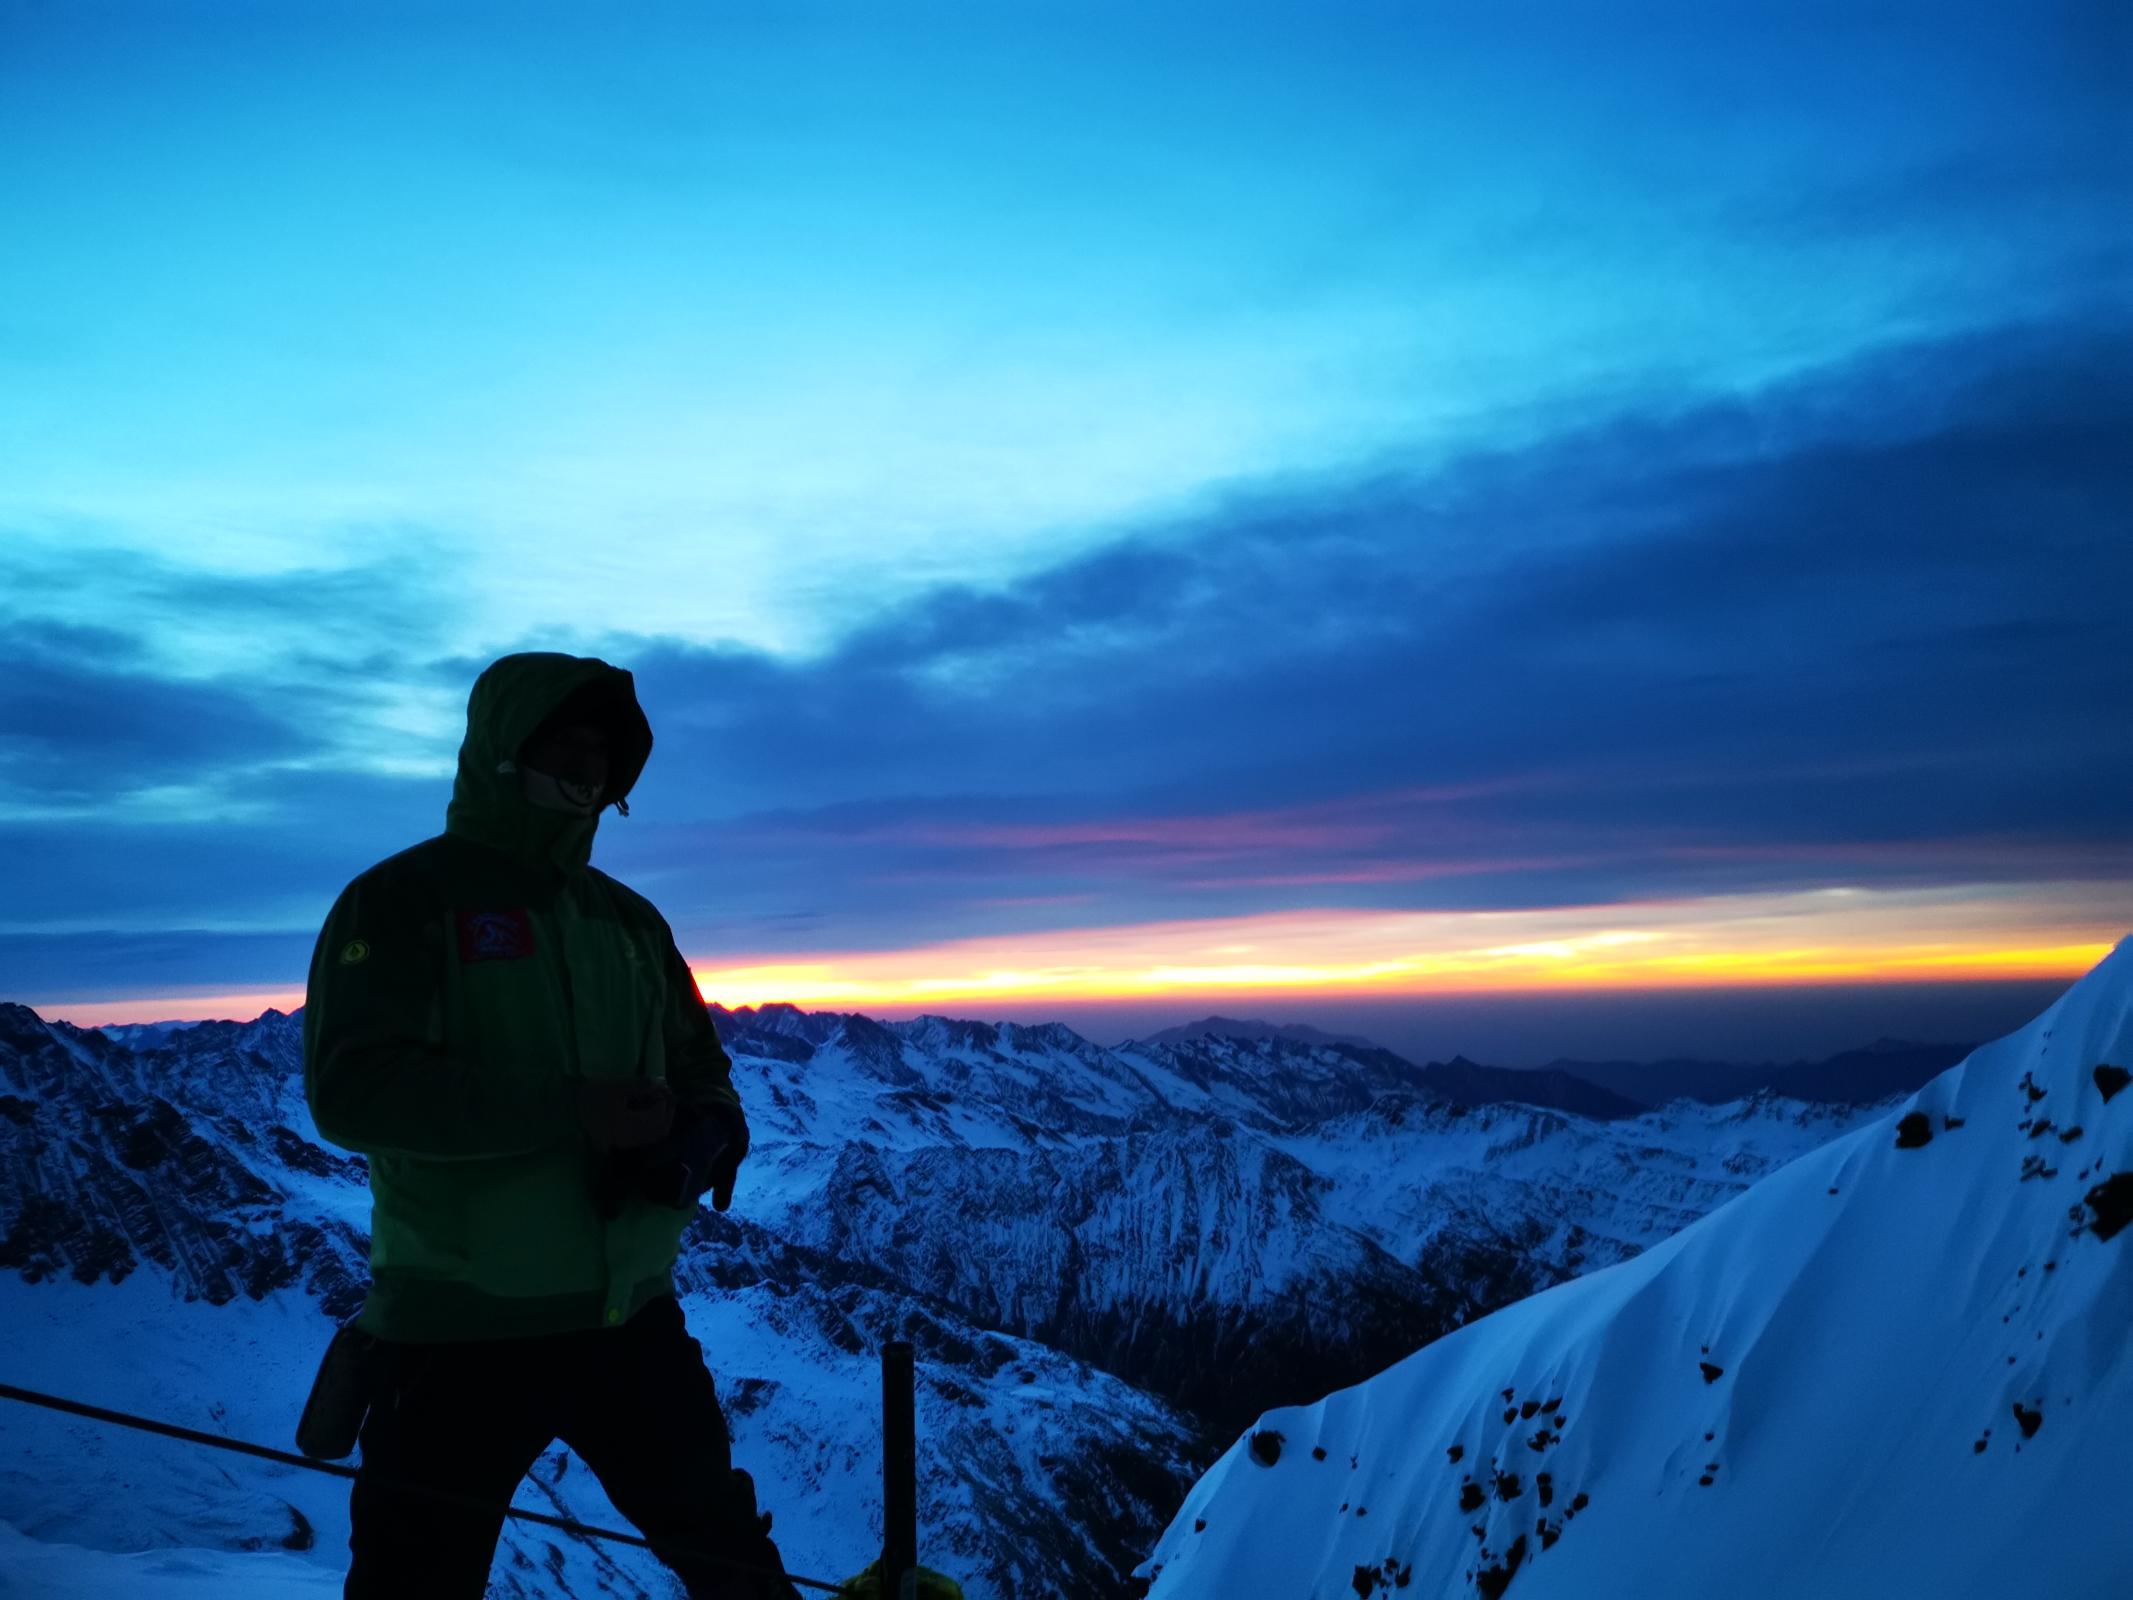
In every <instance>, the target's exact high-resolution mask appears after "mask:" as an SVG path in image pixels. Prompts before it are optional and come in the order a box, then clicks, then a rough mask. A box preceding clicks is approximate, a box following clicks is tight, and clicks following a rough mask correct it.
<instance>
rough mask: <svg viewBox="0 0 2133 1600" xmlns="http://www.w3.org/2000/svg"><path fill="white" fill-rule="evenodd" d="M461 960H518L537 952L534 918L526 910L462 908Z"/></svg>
mask: <svg viewBox="0 0 2133 1600" xmlns="http://www.w3.org/2000/svg"><path fill="white" fill-rule="evenodd" d="M458 919H459V959H460V960H461V961H462V962H468V961H516V960H517V959H519V957H521V956H530V955H532V954H533V917H532V914H531V913H530V912H526V911H462V912H460V913H458Z"/></svg>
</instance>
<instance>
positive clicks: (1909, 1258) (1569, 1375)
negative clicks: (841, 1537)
mask: <svg viewBox="0 0 2133 1600" xmlns="http://www.w3.org/2000/svg"><path fill="white" fill-rule="evenodd" d="M2129 1066H2133V939H2129V940H2127V941H2125V942H2123V943H2121V944H2120V945H2119V946H2118V947H2117V949H2115V950H2114V951H2113V952H2112V953H2111V954H2110V955H2109V956H2108V957H2106V958H2105V960H2104V961H2103V962H2101V963H2100V964H2099V965H2098V966H2097V967H2096V968H2095V969H2094V970H2093V971H2091V972H2090V973H2089V974H2088V975H2087V976H2086V977H2085V978H2083V979H2082V980H2081V981H2080V983H2078V984H2077V985H2075V986H2074V987H2073V988H2072V989H2071V990H2069V991H2068V992H2067V994H2065V995H2064V996H2062V997H2061V999H2060V1000H2059V1001H2057V1002H2056V1003H2055V1004H2054V1005H2052V1006H2051V1007H2050V1008H2049V1009H2048V1010H2047V1011H2046V1012H2045V1013H2044V1014H2043V1015H2041V1016H2040V1017H2038V1018H2037V1019H2036V1020H2035V1021H2034V1022H2032V1023H2031V1024H2030V1025H2029V1026H2027V1027H2025V1028H2023V1029H2022V1030H2020V1031H2019V1032H2017V1033H2015V1034H2012V1035H2009V1036H2008V1037H2007V1038H2004V1039H2001V1040H1998V1041H1996V1042H1994V1043H1992V1044H1989V1045H1986V1046H1983V1047H1981V1048H1979V1049H1978V1050H1976V1051H1974V1052H1973V1053H1972V1054H1971V1055H1970V1056H1969V1057H1968V1058H1967V1059H1966V1060H1965V1061H1963V1062H1962V1063H1961V1064H1959V1065H1958V1066H1956V1067H1954V1068H1951V1069H1950V1070H1949V1071H1947V1072H1945V1073H1943V1074H1942V1075H1941V1076H1940V1077H1938V1078H1936V1079H1934V1080H1933V1082H1931V1083H1930V1084H1928V1085H1927V1086H1926V1087H1925V1088H1924V1089H1922V1090H1920V1091H1918V1092H1917V1093H1916V1094H1915V1095H1913V1096H1911V1097H1910V1098H1909V1099H1907V1100H1906V1101H1904V1102H1902V1103H1901V1104H1899V1105H1898V1106H1896V1107H1894V1108H1892V1109H1891V1110H1889V1111H1888V1112H1887V1113H1886V1114H1885V1115H1883V1116H1880V1117H1878V1118H1875V1119H1873V1120H1872V1121H1870V1122H1869V1123H1868V1124H1867V1125H1865V1126H1863V1127H1860V1128H1858V1129H1856V1130H1855V1131H1853V1132H1851V1133H1849V1134H1847V1135H1845V1136H1843V1137H1841V1138H1838V1139H1836V1140H1834V1141H1833V1142H1831V1143H1829V1144H1827V1145H1826V1146H1824V1147H1822V1148H1820V1149H1818V1150H1815V1151H1813V1152H1812V1153H1809V1154H1807V1155H1804V1156H1802V1157H1801V1158H1799V1159H1798V1160H1796V1161H1794V1162H1793V1163H1792V1164H1790V1165H1789V1166H1787V1167H1785V1168H1784V1169H1783V1170H1781V1171H1778V1172H1775V1173H1773V1174H1772V1175H1770V1176H1769V1177H1767V1178H1765V1179H1764V1180H1763V1181H1762V1182H1760V1183H1759V1184H1757V1185H1756V1186H1755V1187H1754V1188H1753V1189H1751V1190H1749V1191H1748V1192H1747V1193H1745V1194H1743V1195H1741V1196H1740V1197H1739V1198H1737V1199H1735V1200H1733V1201H1731V1202H1730V1203H1728V1204H1726V1205H1723V1206H1721V1207H1719V1208H1718V1209H1717V1210H1715V1211H1714V1212H1712V1213H1711V1214H1710V1215H1709V1216H1707V1217H1705V1218H1704V1219H1703V1220H1702V1221H1700V1222H1697V1223H1695V1224H1693V1225H1692V1226H1689V1227H1687V1228H1685V1229H1683V1230H1682V1231H1681V1232H1679V1233H1677V1234H1675V1235H1674V1236H1672V1237H1671V1238H1668V1239H1667V1240H1665V1241H1664V1242H1662V1243H1660V1244H1658V1245H1656V1246H1655V1247H1654V1248H1652V1249H1650V1250H1648V1251H1647V1252H1645V1253H1644V1254H1643V1255H1642V1256H1641V1257H1640V1258H1638V1259H1636V1260H1632V1261H1628V1262H1625V1263H1624V1264H1622V1265H1619V1266H1616V1267H1613V1268H1610V1269H1608V1270H1604V1271H1600V1272H1595V1273H1592V1274H1590V1275H1589V1276H1586V1277H1583V1278H1580V1279H1578V1280H1576V1281H1574V1282H1570V1283H1566V1284H1563V1285H1561V1286H1559V1287H1557V1288H1554V1289H1551V1290H1549V1291H1547V1292H1546V1293H1543V1294H1539V1295H1536V1296H1534V1297H1532V1298H1530V1299H1528V1300H1524V1301H1521V1302H1520V1303H1518V1304H1516V1305H1512V1306H1509V1307H1507V1308H1505V1309H1503V1310H1501V1311H1498V1312H1497V1313H1495V1314H1494V1315H1492V1316H1489V1317H1486V1318H1484V1319H1482V1320H1480V1321H1477V1322H1475V1323H1473V1324H1471V1325H1470V1326H1467V1327H1465V1328H1462V1329H1460V1330H1459V1331H1457V1332H1455V1333H1452V1334H1450V1335H1448V1336H1447V1337H1445V1338H1442V1339H1440V1340H1438V1341H1436V1342H1435V1343H1433V1344H1431V1345H1429V1346H1427V1347H1425V1348H1423V1349H1421V1350H1419V1351H1417V1352H1416V1353H1415V1354H1414V1355H1412V1356H1411V1357H1409V1358H1408V1359H1407V1360H1405V1361H1403V1362H1401V1363H1400V1364H1398V1365H1397V1366H1395V1367H1393V1368H1391V1369H1390V1370H1389V1371H1387V1372H1385V1373H1383V1374H1381V1375H1379V1376H1378V1377H1375V1378H1373V1379H1371V1380H1369V1381H1368V1382H1365V1383H1362V1384H1359V1385H1356V1386H1354V1387H1352V1388H1348V1389H1345V1390H1342V1391H1340V1392H1337V1393H1334V1394H1330V1395H1328V1396H1326V1397H1325V1398H1324V1399H1322V1400H1320V1401H1318V1402H1316V1403H1314V1404H1311V1405H1308V1406H1299V1407H1293V1408H1288V1409H1282V1410H1276V1411H1272V1412H1269V1413H1268V1414H1267V1415H1265V1416H1264V1417H1263V1418H1262V1419H1261V1420H1260V1422H1259V1423H1258V1425H1257V1426H1256V1427H1255V1428H1253V1429H1251V1430H1249V1431H1248V1432H1247V1433H1246V1434H1245V1435H1244V1436H1243V1437H1240V1438H1239V1439H1238V1440H1237V1442H1236V1443H1235V1444H1234V1445H1233V1446H1232V1447H1231V1448H1230V1450H1229V1451H1228V1453H1227V1454H1225V1455H1224V1456H1223V1457H1222V1459H1221V1460H1220V1461H1219V1462H1217V1463H1216V1465H1215V1466H1214V1467H1213V1468H1212V1469H1211V1470H1210V1471H1209V1472H1208V1473H1207V1475H1206V1476H1205V1477H1204V1478H1202V1479H1201V1481H1200V1482H1199V1484H1198V1485H1196V1486H1195V1488H1194V1489H1193V1491H1192V1493H1191V1494H1190V1496H1188V1498H1187V1500H1186V1503H1185V1505H1184V1507H1183V1509H1182V1510H1181V1511H1180V1512H1179V1514H1178V1516H1177V1518H1176V1519H1175V1520H1174V1521H1173V1522H1172V1524H1171V1526H1170V1528H1169V1530H1168V1531H1167V1532H1166V1533H1165V1534H1164V1536H1163V1538H1162V1539H1161V1541H1160V1542H1159V1543H1158V1544H1157V1546H1156V1548H1155V1551H1154V1553H1153V1555H1152V1557H1151V1559H1150V1561H1149V1562H1148V1563H1147V1565H1146V1567H1145V1568H1144V1569H1143V1574H1144V1576H1145V1577H1146V1578H1148V1579H1149V1580H1151V1584H1150V1594H1151V1595H1152V1596H1153V1597H1157V1600H1195V1597H1209V1600H1212V1597H1218V1596H1221V1597H1226V1596H1230V1595H1235V1594H1240V1593H1250V1594H1295V1595H1312V1594H1315V1595H1320V1596H1328V1597H1330V1596H1336V1595H1346V1594H1357V1595H1362V1596H1369V1595H1371V1594H1373V1593H1376V1592H1378V1591H1379V1590H1381V1589H1385V1590H1393V1589H1401V1588H1405V1589H1408V1590H1409V1591H1410V1592H1413V1593H1417V1594H1424V1595H1436V1596H1449V1595H1457V1594H1463V1593H1465V1594H1479V1595H1482V1596H1485V1597H1490V1600H1494V1597H1497V1596H1501V1595H1503V1594H1505V1593H1507V1592H1508V1593H1511V1594H1512V1595H1514V1596H1516V1597H1518V1600H1550V1597H1584V1596H1592V1595H1602V1594H1634V1595H1638V1596H1640V1597H1649V1600H1672V1597H1677V1596H1678V1597H1682V1600H1688V1597H1691V1596H1697V1597H1701V1596H1706V1595H1710V1594H1714V1593H1729V1594H1741V1595H1747V1596H1815V1597H1817V1600H1846V1597H1851V1596H1858V1597H1861V1600H1865V1597H1873V1600H1886V1597H1888V1596H1893V1595H1904V1596H1911V1595H1920V1596H1924V1595H1963V1596H1992V1597H1998V1596H2015V1595H2031V1594H2040V1595H2041V1594H2049V1595H2052V1596H2055V1597H2066V1600H2105V1597H2117V1596H2123V1595H2125V1594H2128V1593H2133V1519H2129V1518H2128V1517H2127V1516H2126V1515H2125V1508H2124V1494H2125V1482H2126V1479H2125V1454H2124V1452H2125V1445H2124V1439H2125V1436H2126V1434H2127V1432H2128V1430H2129V1427H2133V1361H2129V1359H2128V1350H2127V1336H2126V1330H2127V1328H2128V1327H2129V1326H2133V1261H2129V1259H2128V1257H2127V1255H2126V1252H2127V1250H2128V1249H2133V1232H2128V1231H2121V1230H2125V1229H2126V1228H2127V1224H2128V1222H2129V1220H2133V1093H2126V1092H2124V1090H2125V1088H2126V1086H2127V1083H2128V1081H2129V1074H2128V1071H2127V1068H2128V1067H2129Z"/></svg>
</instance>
